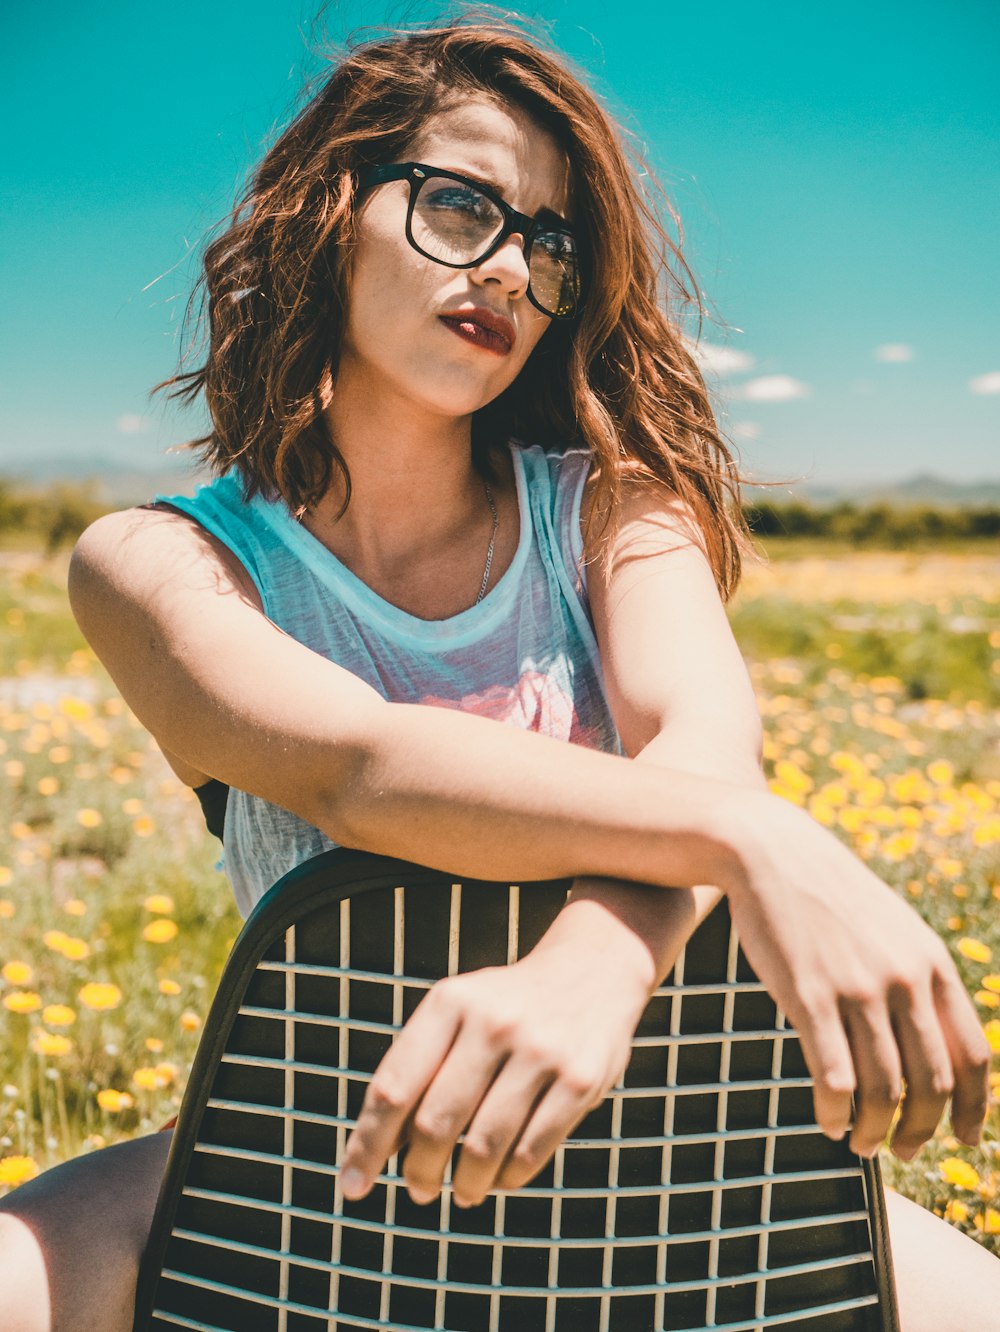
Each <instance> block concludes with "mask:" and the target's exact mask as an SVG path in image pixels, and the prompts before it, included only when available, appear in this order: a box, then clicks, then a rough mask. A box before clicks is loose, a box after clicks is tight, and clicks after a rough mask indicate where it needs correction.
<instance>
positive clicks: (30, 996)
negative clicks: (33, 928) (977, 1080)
mask: <svg viewBox="0 0 1000 1332" xmlns="http://www.w3.org/2000/svg"><path fill="white" fill-rule="evenodd" d="M3 1006H4V1008H8V1009H10V1011H11V1012H12V1013H37V1012H38V1010H39V1009H40V1008H41V1006H42V996H41V995H40V994H35V992H34V990H15V991H14V993H13V994H5V995H4V997H3ZM998 1025H1000V1023H998Z"/></svg>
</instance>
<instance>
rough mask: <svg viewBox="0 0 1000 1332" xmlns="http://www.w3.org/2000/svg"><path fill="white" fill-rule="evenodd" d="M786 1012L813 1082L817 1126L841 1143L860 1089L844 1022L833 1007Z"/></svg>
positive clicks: (813, 1006) (807, 1008)
mask: <svg viewBox="0 0 1000 1332" xmlns="http://www.w3.org/2000/svg"><path fill="white" fill-rule="evenodd" d="M787 1011H788V1014H789V1017H790V1018H791V1019H792V1024H793V1026H794V1027H795V1030H796V1032H797V1034H798V1037H799V1041H800V1042H801V1045H802V1056H803V1058H804V1059H805V1061H806V1067H807V1068H808V1069H809V1073H810V1075H811V1077H812V1080H813V1107H814V1110H815V1113H816V1123H817V1124H818V1125H819V1127H820V1129H821V1130H822V1131H823V1133H825V1134H826V1136H827V1137H828V1138H832V1139H833V1140H834V1142H839V1141H840V1139H841V1138H842V1137H843V1136H844V1135H845V1133H846V1132H847V1130H848V1129H849V1128H850V1126H851V1114H852V1110H853V1100H854V1090H855V1087H856V1086H857V1080H856V1077H855V1068H854V1057H853V1055H852V1053H851V1047H850V1045H849V1044H848V1042H847V1034H846V1032H845V1031H844V1024H843V1020H842V1019H841V1016H840V1013H839V1012H838V1010H837V1008H836V1006H835V1005H833V1004H825V1005H820V1004H818V1003H815V1004H807V1005H805V1006H804V1007H802V1008H801V1009H800V1011H798V1012H795V1011H794V1010H792V1009H789V1010H787Z"/></svg>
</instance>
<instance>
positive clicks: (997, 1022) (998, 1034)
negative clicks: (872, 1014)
mask: <svg viewBox="0 0 1000 1332" xmlns="http://www.w3.org/2000/svg"><path fill="white" fill-rule="evenodd" d="M4 1002H6V1000H5V1001H4ZM983 1035H984V1036H985V1037H986V1040H987V1042H988V1044H989V1047H990V1049H991V1050H992V1051H993V1053H994V1054H1000V1018H992V1019H991V1020H990V1021H989V1022H987V1024H986V1026H985V1027H983Z"/></svg>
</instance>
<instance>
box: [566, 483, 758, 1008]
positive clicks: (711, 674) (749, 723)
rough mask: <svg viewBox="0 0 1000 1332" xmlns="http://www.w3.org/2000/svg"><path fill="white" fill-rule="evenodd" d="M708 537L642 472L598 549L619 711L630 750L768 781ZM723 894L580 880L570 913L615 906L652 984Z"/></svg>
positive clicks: (671, 763)
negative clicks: (609, 537)
mask: <svg viewBox="0 0 1000 1332" xmlns="http://www.w3.org/2000/svg"><path fill="white" fill-rule="evenodd" d="M699 543H700V533H699V531H698V528H697V526H696V525H695V524H694V523H693V522H692V520H691V518H690V516H689V514H688V511H687V510H686V508H685V506H684V505H683V504H682V503H681V502H680V501H679V500H677V499H676V498H674V497H671V496H670V495H668V494H665V493H664V491H663V490H662V489H661V488H659V487H655V486H650V485H648V484H641V485H640V484H634V483H633V484H632V485H631V486H628V487H627V488H626V493H625V494H624V496H623V507H622V517H621V522H620V525H619V527H618V530H617V533H616V535H615V538H614V540H613V541H611V542H609V543H607V544H606V545H604V546H603V547H602V548H600V549H596V550H595V549H594V548H593V547H592V546H591V547H590V548H589V549H588V550H587V551H586V555H587V559H588V565H589V567H588V593H589V598H590V605H591V612H592V616H593V621H594V629H595V632H596V635H597V640H598V645H599V647H600V650H601V662H602V665H603V670H604V679H605V685H606V688H607V692H608V698H609V702H610V704H611V710H612V714H613V716H614V719H615V722H616V724H617V726H618V731H619V734H620V735H621V737H622V743H623V745H624V748H625V752H626V753H627V754H629V755H630V756H631V757H633V758H635V759H636V760H637V761H638V762H640V763H654V764H661V765H662V766H664V767H669V768H674V769H677V770H680V771H685V772H692V773H697V774H699V775H701V776H705V777H714V778H716V779H718V780H721V781H726V782H734V783H740V784H743V785H747V786H757V787H763V786H764V785H765V781H764V776H763V772H762V770H761V745H762V733H761V724H760V716H759V714H758V711H757V706H756V702H755V700H754V695H753V690H752V688H751V685H750V680H749V677H748V675H747V671H746V667H745V665H744V663H743V659H742V657H741V655H740V652H739V649H738V648H737V646H736V642H735V640H734V638H733V635H732V632H731V630H730V628H729V622H728V620H727V618H726V614H725V611H724V609H723V606H722V602H721V600H720V598H719V594H718V591H717V588H716V585H715V580H714V578H713V575H712V572H711V569H710V567H709V563H708V560H707V559H706V557H705V554H704V553H703V551H702V549H701V546H700V544H699ZM720 896H721V894H720V893H719V891H718V890H717V889H715V888H713V887H710V886H707V885H706V886H704V887H698V888H676V889H673V890H672V891H670V892H668V893H664V892H663V891H662V890H659V891H658V892H657V893H656V894H655V895H653V894H652V893H651V892H650V891H649V890H647V889H644V888H642V887H638V886H636V885H635V884H627V883H613V882H612V881H610V880H602V879H588V880H579V881H578V882H577V884H576V885H575V886H574V890H573V893H572V894H571V895H570V898H569V901H568V903H567V907H566V910H565V912H564V913H563V914H564V915H565V916H566V917H567V918H570V917H573V916H574V915H575V916H576V917H577V918H578V919H580V920H581V921H582V918H583V914H584V911H585V910H586V911H588V912H589V913H591V914H592V915H595V916H599V915H603V917H604V922H605V925H606V927H607V928H608V929H609V930H612V931H613V932H615V933H616V934H618V935H619V937H620V938H621V941H622V944H623V946H625V945H626V944H627V942H628V941H627V937H626V932H627V933H630V934H631V936H632V947H633V950H634V951H635V955H636V958H637V963H638V965H639V967H640V969H641V970H645V971H646V974H647V976H648V979H649V988H650V991H651V990H652V989H653V988H655V986H656V985H657V984H658V983H659V981H660V980H661V979H662V978H663V976H665V975H666V974H667V972H668V971H669V970H670V969H671V967H672V966H673V964H674V962H675V961H676V959H677V956H678V954H679V953H680V951H681V949H682V948H683V947H684V945H685V943H686V942H687V940H688V939H689V938H690V937H691V935H692V934H693V933H694V930H695V929H696V928H697V926H698V925H699V924H700V923H701V921H702V920H703V919H704V918H705V916H706V915H707V914H708V913H709V911H711V909H712V907H713V906H715V904H716V903H717V902H718V900H719V897H720ZM583 903H588V904H589V906H587V907H584V906H583V905H582V904H583ZM559 923H560V924H561V925H562V926H563V927H565V926H566V924H567V921H560V922H559ZM644 953H645V957H644V955H643V954H644ZM644 962H645V963H646V966H645V967H643V963H644Z"/></svg>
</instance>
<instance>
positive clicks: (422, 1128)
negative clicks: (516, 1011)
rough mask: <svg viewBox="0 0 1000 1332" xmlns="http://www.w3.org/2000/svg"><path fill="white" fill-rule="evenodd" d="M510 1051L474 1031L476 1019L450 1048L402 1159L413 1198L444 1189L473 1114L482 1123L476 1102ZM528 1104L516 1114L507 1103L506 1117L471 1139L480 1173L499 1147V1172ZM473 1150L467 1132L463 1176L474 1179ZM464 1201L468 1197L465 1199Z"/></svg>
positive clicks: (426, 1197) (424, 1198) (419, 1111)
mask: <svg viewBox="0 0 1000 1332" xmlns="http://www.w3.org/2000/svg"><path fill="white" fill-rule="evenodd" d="M507 1054H508V1052H507V1050H506V1049H505V1048H504V1047H503V1046H502V1045H498V1044H497V1043H496V1042H495V1041H493V1040H491V1039H489V1035H488V1034H487V1033H485V1032H483V1031H482V1030H476V1029H475V1026H473V1025H472V1024H469V1025H466V1026H465V1027H464V1028H463V1030H462V1033H461V1035H460V1036H459V1038H458V1040H457V1041H456V1042H455V1044H454V1045H453V1046H452V1047H451V1050H450V1052H449V1054H448V1057H447V1058H446V1059H445V1061H444V1063H443V1064H442V1065H441V1067H440V1068H439V1069H438V1072H437V1075H436V1077H435V1078H434V1081H433V1083H432V1084H431V1086H430V1087H429V1088H428V1089H427V1092H426V1093H425V1095H424V1098H423V1100H422V1101H421V1103H420V1106H419V1107H418V1109H417V1112H416V1114H415V1116H414V1118H413V1124H412V1130H411V1134H410V1140H409V1143H408V1145H407V1149H406V1160H405V1162H404V1163H403V1177H404V1178H405V1180H406V1185H407V1189H408V1190H409V1193H410V1197H411V1198H412V1199H413V1200H414V1202H418V1203H426V1202H430V1201H431V1200H432V1199H434V1198H436V1197H437V1195H438V1194H439V1193H440V1192H441V1187H442V1184H443V1182H444V1176H445V1172H446V1170H447V1168H448V1163H449V1161H450V1160H451V1155H452V1152H453V1151H454V1148H455V1143H456V1142H457V1141H458V1138H459V1136H460V1135H461V1134H462V1133H463V1132H464V1130H465V1128H466V1125H467V1124H469V1123H470V1121H471V1120H473V1117H475V1119H476V1122H479V1119H480V1116H479V1115H478V1114H477V1107H479V1106H480V1102H482V1100H483V1097H484V1096H486V1094H487V1090H488V1089H489V1088H490V1086H491V1084H493V1083H494V1079H495V1078H497V1077H498V1076H499V1077H500V1078H501V1079H503V1069H504V1068H505V1066H506V1061H507ZM498 1070H499V1074H498ZM494 1085H495V1084H494ZM487 1099H489V1098H487ZM524 1104H525V1103H524V1102H523V1101H522V1103H521V1109H520V1111H519V1112H518V1109H517V1107H516V1106H515V1107H514V1113H513V1115H511V1114H510V1113H509V1108H508V1114H507V1116H506V1117H505V1118H501V1119H500V1121H499V1122H496V1120H495V1117H494V1119H493V1122H492V1123H490V1125H489V1128H487V1129H485V1130H484V1131H481V1132H480V1133H479V1135H478V1136H477V1137H476V1138H475V1139H474V1140H473V1141H474V1146H473V1148H472V1149H471V1150H472V1152H473V1154H474V1155H475V1156H476V1157H477V1158H479V1159H480V1161H481V1171H480V1173H482V1171H485V1170H488V1169H489V1163H490V1160H491V1158H492V1157H493V1156H495V1154H496V1152H497V1151H499V1152H500V1155H499V1159H498V1160H497V1162H496V1166H495V1167H494V1169H493V1173H494V1174H495V1173H496V1169H497V1168H499V1164H500V1163H501V1162H502V1161H503V1154H504V1152H505V1151H506V1148H507V1145H508V1143H509V1141H510V1139H511V1138H512V1137H513V1136H514V1134H515V1133H516V1132H517V1129H518V1128H519V1127H520V1123H521V1121H522V1120H523V1118H524ZM469 1151H470V1148H469V1140H468V1136H467V1138H466V1144H465V1146H463V1148H462V1161H463V1162H465V1163H466V1165H465V1169H464V1171H463V1172H462V1174H463V1179H465V1178H468V1179H470V1180H471V1179H472V1178H473V1177H474V1174H475V1172H474V1171H470V1169H469V1162H468V1161H466V1157H467V1156H468V1155H469ZM458 1174H459V1171H456V1179H457V1178H458ZM491 1178H492V1176H491ZM484 1194H485V1190H484ZM460 1200H461V1201H465V1199H464V1198H463V1199H460ZM473 1200H474V1201H477V1202H478V1201H479V1198H478V1197H475V1198H473Z"/></svg>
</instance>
